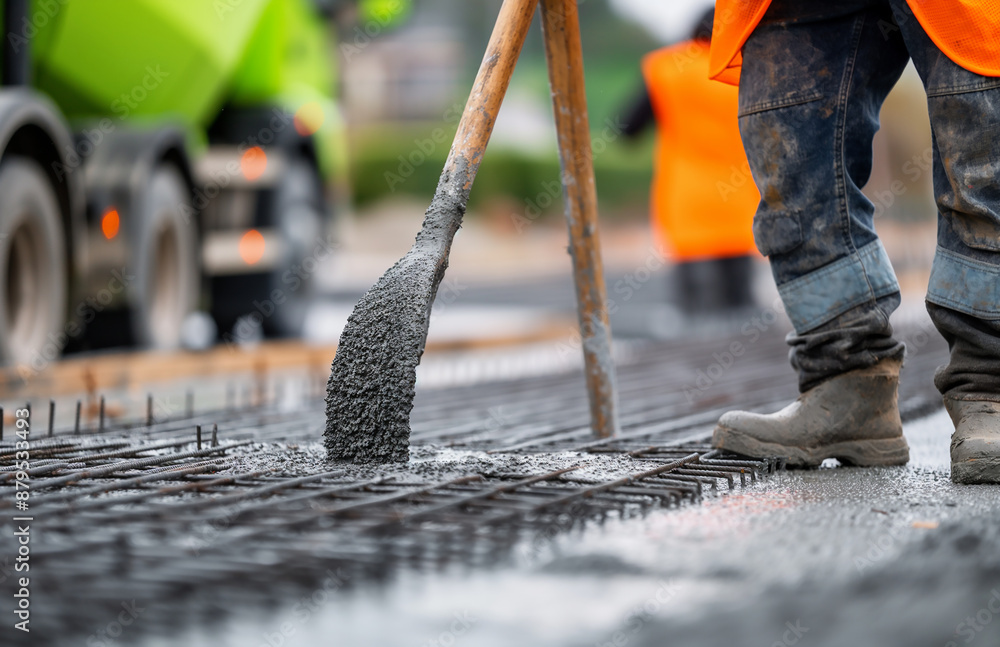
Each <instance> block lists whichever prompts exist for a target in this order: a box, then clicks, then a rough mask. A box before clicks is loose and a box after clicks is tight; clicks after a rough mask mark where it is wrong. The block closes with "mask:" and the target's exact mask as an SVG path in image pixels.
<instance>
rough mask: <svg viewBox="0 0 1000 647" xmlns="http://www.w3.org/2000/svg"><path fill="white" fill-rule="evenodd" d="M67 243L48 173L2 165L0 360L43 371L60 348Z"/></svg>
mask: <svg viewBox="0 0 1000 647" xmlns="http://www.w3.org/2000/svg"><path fill="white" fill-rule="evenodd" d="M65 240H66V239H65V235H64V232H63V225H62V219H61V218H60V211H59V201H58V194H57V192H56V188H55V187H54V186H53V185H52V183H51V182H50V181H49V179H48V177H47V176H46V174H45V171H43V170H42V168H41V167H40V166H39V165H38V164H37V163H36V162H34V161H32V160H30V159H28V158H26V157H20V156H12V157H10V158H8V159H6V160H4V161H3V163H0V271H2V272H3V275H2V279H3V280H2V281H0V362H2V363H5V364H27V365H29V366H31V367H32V368H34V369H35V370H40V369H41V368H43V367H44V364H46V363H47V362H49V361H51V360H53V359H56V357H58V355H59V353H60V351H61V350H62V345H63V344H64V343H65V339H64V338H63V337H64V336H62V335H60V332H61V330H60V329H61V328H62V327H63V325H64V324H65V323H66V292H67V287H68V285H67V284H68V279H67V269H66V248H65ZM39 364H40V365H39Z"/></svg>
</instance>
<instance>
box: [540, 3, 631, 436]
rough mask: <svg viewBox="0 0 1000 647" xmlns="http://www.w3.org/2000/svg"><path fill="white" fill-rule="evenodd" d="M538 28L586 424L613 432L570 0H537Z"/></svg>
mask: <svg viewBox="0 0 1000 647" xmlns="http://www.w3.org/2000/svg"><path fill="white" fill-rule="evenodd" d="M542 31H543V32H544V34H545V58H546V61H547V62H548V67H549V85H550V88H551V91H552V106H553V109H554V112H555V119H556V133H557V135H558V139H559V161H560V164H561V167H562V185H563V200H564V202H565V213H566V224H567V225H568V226H569V249H570V254H571V256H572V257H573V278H574V282H575V284H576V298H577V307H578V309H579V316H580V337H581V338H582V342H583V343H582V345H583V359H584V366H585V370H586V375H587V391H588V395H589V396H590V414H591V415H590V417H591V425H592V427H593V430H594V434H595V435H596V436H597V437H598V438H607V437H610V436H614V435H616V434H617V432H618V416H617V394H616V391H615V367H614V363H613V362H612V359H611V326H610V324H609V323H608V311H607V307H606V303H607V299H606V291H605V287H604V267H603V264H602V263H601V246H600V241H599V240H598V234H597V188H596V186H595V184H594V160H593V155H592V154H591V144H590V122H589V120H588V119H587V95H586V92H585V91H584V83H583V50H582V47H581V44H580V22H579V16H578V15H577V7H576V0H542Z"/></svg>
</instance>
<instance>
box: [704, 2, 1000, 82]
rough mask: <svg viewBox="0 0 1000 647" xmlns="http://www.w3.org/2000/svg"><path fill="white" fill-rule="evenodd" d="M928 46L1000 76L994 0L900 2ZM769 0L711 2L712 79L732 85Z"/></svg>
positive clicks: (999, 14)
mask: <svg viewBox="0 0 1000 647" xmlns="http://www.w3.org/2000/svg"><path fill="white" fill-rule="evenodd" d="M906 2H907V4H908V5H910V9H912V10H913V14H914V15H915V16H916V17H917V20H918V21H919V22H920V26H921V27H923V28H924V31H926V32H927V35H928V36H930V39H931V40H932V41H934V44H935V45H937V46H938V48H939V49H940V50H941V51H942V52H944V53H945V55H946V56H947V57H948V58H950V59H951V60H952V61H954V62H955V63H957V64H958V65H961V66H962V67H964V68H965V69H967V70H969V71H971V72H975V73H977V74H982V75H983V76H1000V0H906ZM770 4H771V0H716V3H715V24H714V26H713V34H712V61H711V64H710V66H709V67H710V69H709V74H710V75H711V77H712V78H713V79H717V80H719V81H725V82H726V83H732V84H734V85H735V84H738V83H739V79H740V66H741V65H742V62H743V58H742V56H741V55H740V50H741V49H743V43H745V42H746V41H747V38H749V37H750V34H751V33H753V30H754V28H755V27H757V24H758V23H759V22H760V19H761V18H762V17H763V16H764V12H766V11H767V8H768V6H770Z"/></svg>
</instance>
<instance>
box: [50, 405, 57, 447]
mask: <svg viewBox="0 0 1000 647" xmlns="http://www.w3.org/2000/svg"><path fill="white" fill-rule="evenodd" d="M55 424H56V401H55V400H49V438H52V435H53V434H54V433H55Z"/></svg>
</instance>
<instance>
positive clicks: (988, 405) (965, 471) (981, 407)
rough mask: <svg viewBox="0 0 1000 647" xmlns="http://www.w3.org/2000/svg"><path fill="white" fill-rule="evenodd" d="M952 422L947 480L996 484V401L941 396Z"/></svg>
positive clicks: (999, 428) (999, 426)
mask: <svg viewBox="0 0 1000 647" xmlns="http://www.w3.org/2000/svg"><path fill="white" fill-rule="evenodd" d="M944 407H945V409H947V410H948V415H950V416H951V421H952V422H954V423H955V433H954V434H953V435H952V437H951V480H952V481H954V482H955V483H965V484H972V483H1000V403H997V402H990V401H988V400H956V399H953V398H945V399H944Z"/></svg>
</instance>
